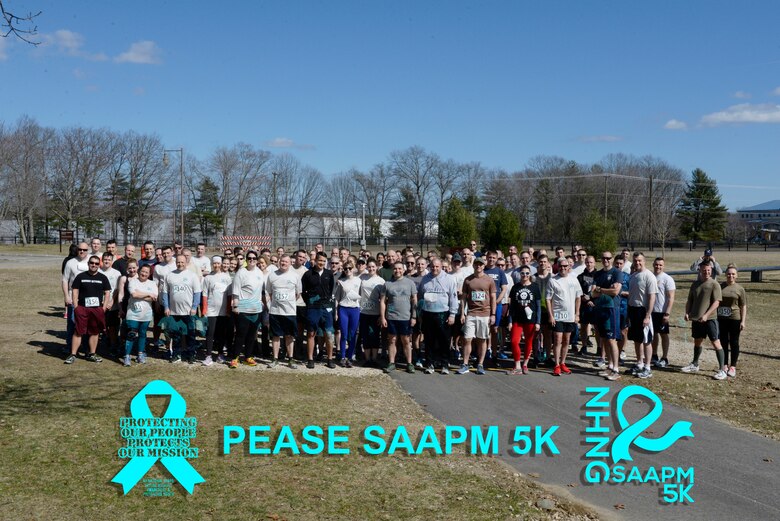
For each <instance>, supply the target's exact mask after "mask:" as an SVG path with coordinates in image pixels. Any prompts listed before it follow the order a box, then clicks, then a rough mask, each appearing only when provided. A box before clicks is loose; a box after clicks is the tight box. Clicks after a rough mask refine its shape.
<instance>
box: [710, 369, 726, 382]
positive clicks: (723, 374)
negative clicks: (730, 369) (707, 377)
mask: <svg viewBox="0 0 780 521" xmlns="http://www.w3.org/2000/svg"><path fill="white" fill-rule="evenodd" d="M727 376H728V375H727V374H726V371H722V370H721V371H718V372H717V373H715V374H714V375H713V376H712V377H713V378H714V379H716V380H725V379H726V377H727Z"/></svg>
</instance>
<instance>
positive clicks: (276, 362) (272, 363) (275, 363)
mask: <svg viewBox="0 0 780 521" xmlns="http://www.w3.org/2000/svg"><path fill="white" fill-rule="evenodd" d="M278 365H279V360H278V359H276V358H274V359H273V360H271V361H270V362H268V363H267V364H266V366H268V369H273V368H274V367H276V366H278Z"/></svg>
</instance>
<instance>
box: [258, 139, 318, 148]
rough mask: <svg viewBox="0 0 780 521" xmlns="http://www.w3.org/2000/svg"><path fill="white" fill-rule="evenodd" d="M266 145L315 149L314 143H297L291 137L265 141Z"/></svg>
mask: <svg viewBox="0 0 780 521" xmlns="http://www.w3.org/2000/svg"><path fill="white" fill-rule="evenodd" d="M265 146H267V147H269V148H295V149H298V150H314V149H315V146H314V145H307V144H303V143H296V142H295V141H293V140H292V139H290V138H286V137H277V138H274V139H272V140H270V141H266V142H265Z"/></svg>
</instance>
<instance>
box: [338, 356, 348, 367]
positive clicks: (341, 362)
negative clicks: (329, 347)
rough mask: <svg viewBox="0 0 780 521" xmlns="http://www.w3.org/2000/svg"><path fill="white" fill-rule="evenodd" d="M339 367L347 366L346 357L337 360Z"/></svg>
mask: <svg viewBox="0 0 780 521" xmlns="http://www.w3.org/2000/svg"><path fill="white" fill-rule="evenodd" d="M339 367H347V359H346V358H342V359H341V360H339Z"/></svg>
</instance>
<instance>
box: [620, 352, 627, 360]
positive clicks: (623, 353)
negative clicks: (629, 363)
mask: <svg viewBox="0 0 780 521" xmlns="http://www.w3.org/2000/svg"><path fill="white" fill-rule="evenodd" d="M620 359H621V360H625V359H626V352H625V351H621V352H620Z"/></svg>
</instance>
